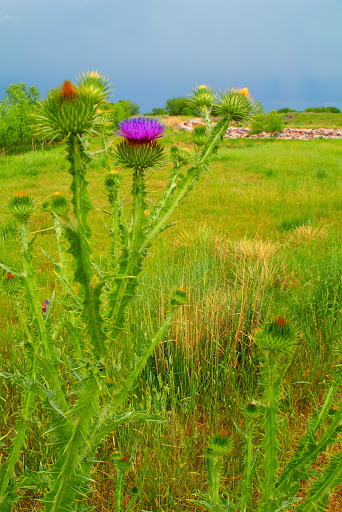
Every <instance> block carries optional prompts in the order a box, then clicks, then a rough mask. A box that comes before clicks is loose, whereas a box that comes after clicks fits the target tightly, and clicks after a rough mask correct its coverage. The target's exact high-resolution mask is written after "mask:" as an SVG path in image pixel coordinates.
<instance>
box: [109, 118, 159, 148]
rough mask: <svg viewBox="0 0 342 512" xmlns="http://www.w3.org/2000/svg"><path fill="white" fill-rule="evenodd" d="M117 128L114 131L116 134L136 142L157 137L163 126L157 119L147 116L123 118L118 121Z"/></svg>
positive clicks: (145, 141)
mask: <svg viewBox="0 0 342 512" xmlns="http://www.w3.org/2000/svg"><path fill="white" fill-rule="evenodd" d="M118 128H119V129H118V130H117V131H116V132H115V133H116V134H117V135H120V137H125V139H128V140H130V141H132V142H135V143H138V144H144V143H147V142H151V141H152V140H154V139H159V138H160V137H162V134H163V131H164V126H163V125H162V124H161V123H160V122H159V121H158V120H157V119H149V118H148V117H135V118H129V119H124V120H123V121H121V123H119V126H118Z"/></svg>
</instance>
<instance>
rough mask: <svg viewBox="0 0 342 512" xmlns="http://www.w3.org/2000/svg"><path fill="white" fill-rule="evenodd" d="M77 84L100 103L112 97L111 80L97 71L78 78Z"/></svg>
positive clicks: (88, 72)
mask: <svg viewBox="0 0 342 512" xmlns="http://www.w3.org/2000/svg"><path fill="white" fill-rule="evenodd" d="M77 83H78V86H79V88H80V90H81V91H82V92H84V93H86V94H89V95H90V96H93V97H94V99H95V100H96V101H97V102H98V103H100V102H101V101H104V100H106V99H107V98H108V96H109V95H110V92H111V90H110V85H109V79H108V78H106V77H105V76H104V75H102V74H100V73H98V72H97V71H87V73H82V74H81V75H80V76H79V77H77Z"/></svg>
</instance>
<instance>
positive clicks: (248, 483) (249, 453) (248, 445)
mask: <svg viewBox="0 0 342 512" xmlns="http://www.w3.org/2000/svg"><path fill="white" fill-rule="evenodd" d="M249 432H251V433H249ZM245 439H246V442H245V458H244V468H245V475H244V481H243V484H244V485H243V489H244V494H243V496H242V497H241V512H247V510H248V509H247V506H248V503H249V500H250V499H251V496H252V492H253V485H252V475H253V468H252V465H253V448H254V445H253V439H254V432H253V424H252V422H249V425H248V433H247V434H245Z"/></svg>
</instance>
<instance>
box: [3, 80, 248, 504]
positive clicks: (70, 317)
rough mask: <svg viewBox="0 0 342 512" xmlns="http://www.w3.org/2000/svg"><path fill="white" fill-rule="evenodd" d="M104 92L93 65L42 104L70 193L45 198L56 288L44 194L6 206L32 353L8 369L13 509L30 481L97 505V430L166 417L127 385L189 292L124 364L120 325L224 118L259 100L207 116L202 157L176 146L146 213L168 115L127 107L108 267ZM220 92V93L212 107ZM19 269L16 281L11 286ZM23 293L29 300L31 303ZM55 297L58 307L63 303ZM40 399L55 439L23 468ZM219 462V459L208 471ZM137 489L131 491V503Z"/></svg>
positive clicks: (110, 184)
mask: <svg viewBox="0 0 342 512" xmlns="http://www.w3.org/2000/svg"><path fill="white" fill-rule="evenodd" d="M108 94H109V85H108V81H107V80H106V79H105V78H104V77H102V76H101V75H99V74H97V73H87V74H84V75H82V76H81V77H79V79H78V84H75V83H72V82H69V81H66V82H64V84H63V86H62V87H60V88H57V89H54V90H52V91H51V92H50V93H49V95H48V98H47V99H46V100H44V101H43V102H42V103H41V105H40V108H39V110H38V112H37V119H38V120H39V123H40V132H41V134H43V135H44V136H46V137H47V138H49V139H50V140H51V139H62V140H64V141H65V144H66V153H67V156H66V158H67V160H68V162H69V174H70V179H71V183H70V191H71V196H72V198H71V204H69V201H68V200H67V199H66V197H65V196H63V195H62V194H58V193H57V194H55V195H54V196H53V197H52V198H50V199H49V200H47V201H46V202H45V203H44V208H45V210H47V211H48V212H49V213H50V214H51V218H52V220H53V227H54V230H55V234H56V241H57V254H58V259H57V260H56V259H55V258H54V257H52V256H51V255H49V254H46V253H45V255H46V257H48V258H49V259H50V260H51V261H52V263H53V265H54V269H55V274H56V275H57V277H58V280H59V283H60V287H58V289H57V288H56V289H55V290H51V293H50V296H49V297H45V298H44V302H43V304H42V302H41V300H40V299H39V293H38V292H39V287H38V284H37V272H36V270H35V267H34V261H33V244H34V242H35V236H32V235H31V234H30V229H29V226H30V219H31V217H32V215H34V214H35V211H36V209H37V203H36V201H35V200H34V199H32V198H31V197H30V196H28V195H26V194H24V193H22V194H19V195H17V196H16V197H14V198H12V199H11V200H10V201H9V204H8V211H9V212H10V213H11V214H12V215H13V216H14V218H15V219H16V221H17V224H18V234H19V243H20V249H21V256H22V266H21V268H11V267H9V266H7V265H5V264H0V266H1V267H2V269H3V270H4V271H5V272H6V276H5V278H4V279H5V280H6V281H4V286H2V287H1V288H2V289H3V290H7V291H10V292H11V294H12V296H14V297H15V301H16V303H17V311H18V318H19V320H20V322H21V325H22V330H23V333H24V336H25V339H26V344H25V346H26V351H27V360H28V362H29V364H28V368H27V372H26V373H20V372H19V371H17V372H16V373H13V374H10V373H4V372H3V373H2V374H1V375H2V377H3V378H7V379H10V380H11V382H12V383H13V384H14V385H16V386H20V387H21V388H22V391H23V392H22V397H23V398H22V403H21V409H20V410H19V411H18V412H17V416H18V424H17V426H16V435H15V436H14V438H13V440H12V445H11V447H10V449H9V452H8V453H7V455H6V461H5V463H4V464H3V465H2V467H1V473H0V511H1V512H5V511H6V512H7V511H10V510H11V504H12V503H13V502H14V501H16V499H18V497H19V494H18V491H19V490H20V489H27V488H29V489H31V490H33V491H37V492H39V493H40V496H42V497H41V501H42V503H43V504H44V507H45V508H44V510H45V511H46V512H71V511H85V510H90V508H89V506H88V505H86V502H85V499H86V497H87V496H88V494H89V493H90V492H91V489H92V483H93V475H92V471H93V466H94V464H95V462H96V453H97V450H98V448H99V446H100V444H101V443H102V441H103V440H105V439H106V438H107V437H108V436H110V435H111V436H112V435H114V434H115V429H116V428H118V427H119V426H121V425H123V424H127V423H130V422H147V421H156V422H162V421H163V418H161V417H160V416H159V415H156V414H151V413H150V412H149V411H148V410H135V409H134V408H133V407H132V406H130V402H131V395H132V393H133V390H134V386H135V385H136V381H137V378H138V377H139V375H140V373H141V371H142V370H143V368H144V366H145V365H146V363H147V361H148V359H149V357H150V356H151V355H152V354H153V351H154V349H155V348H156V347H157V345H158V344H159V343H160V342H161V341H162V340H163V339H164V338H165V336H166V335H167V331H168V329H169V327H170V326H171V324H172V322H173V318H174V315H175V312H176V310H177V309H178V308H179V307H181V306H182V305H184V304H185V303H186V300H187V294H186V291H185V290H183V289H178V290H175V292H174V294H173V295H172V296H171V297H170V303H169V308H168V311H167V313H166V316H165V320H164V321H163V323H162V324H161V325H160V326H159V328H158V330H157V332H156V334H155V336H154V338H153V339H148V338H146V339H145V341H144V343H142V344H141V345H140V346H139V347H137V349H136V350H134V346H135V345H134V340H131V350H130V352H129V353H128V354H126V360H127V365H126V367H123V368H122V367H121V365H119V364H117V360H118V359H119V357H120V353H121V352H122V349H121V348H120V340H121V339H122V333H123V332H125V336H128V333H127V329H126V311H127V308H128V306H129V304H130V303H131V302H132V300H133V299H134V297H135V294H136V291H137V287H138V285H139V275H140V273H141V271H142V269H143V261H144V258H145V257H146V255H147V250H148V248H149V247H150V246H151V244H152V242H153V241H154V239H155V238H156V237H157V236H158V235H159V234H160V233H161V232H162V231H163V230H164V229H165V228H166V227H167V226H168V225H169V224H168V223H169V219H170V217H171V215H172V213H173V212H174V210H175V209H176V208H177V206H178V205H179V204H180V202H181V201H182V200H183V199H184V198H185V196H186V195H187V194H188V192H189V191H190V190H191V189H192V188H193V186H194V185H195V183H196V181H197V180H198V179H199V178H200V176H201V174H202V172H203V171H206V170H207V169H208V165H209V160H210V157H211V155H212V154H213V152H215V151H216V150H217V149H218V146H219V144H220V142H221V140H222V138H223V136H224V134H225V133H226V130H227V128H228V126H229V124H230V123H231V122H232V121H234V120H235V118H238V119H239V121H240V122H243V120H244V114H246V116H247V117H248V115H249V110H250V109H253V105H252V102H251V101H250V100H248V102H249V103H248V108H246V107H247V103H246V102H247V100H246V102H245V100H244V102H243V104H242V106H241V105H237V108H236V110H235V111H234V108H233V107H232V108H231V109H230V110H229V112H227V113H226V112H222V117H221V119H220V120H219V122H218V123H217V124H216V126H215V127H214V128H212V127H211V124H210V123H211V122H210V119H209V117H208V116H206V123H207V127H208V130H207V134H206V140H205V141H203V137H202V139H201V150H200V151H197V152H196V154H195V157H193V156H191V155H189V154H188V153H187V152H186V151H184V150H179V149H178V148H176V147H174V148H172V150H171V159H172V161H173V164H174V167H173V170H172V171H171V174H170V178H169V182H168V184H167V186H166V187H165V190H164V193H163V195H162V197H161V200H160V201H159V202H158V203H155V204H153V206H152V209H151V213H150V215H149V216H148V217H147V216H146V213H145V212H146V196H147V184H146V183H147V177H148V173H147V171H148V170H153V171H156V170H157V169H158V168H159V166H161V165H162V164H163V162H164V160H165V159H166V155H165V151H164V148H163V146H162V144H161V143H160V142H159V139H161V138H162V134H163V130H164V127H163V126H162V125H161V124H160V123H159V122H158V121H156V120H151V119H148V118H138V119H127V120H125V121H123V122H121V123H120V124H119V126H118V129H117V135H119V136H120V138H121V140H120V142H119V143H118V144H116V145H115V146H114V147H113V148H112V150H111V158H112V165H113V166H116V169H115V171H113V172H110V173H108V172H107V174H106V175H105V179H104V186H105V189H106V191H107V195H108V202H109V208H108V210H109V211H104V214H105V215H106V216H107V223H106V224H107V227H108V233H109V238H110V253H109V257H108V260H107V261H106V264H105V265H104V267H103V268H99V267H98V266H97V265H95V264H94V263H93V244H92V231H91V227H90V226H89V224H88V217H89V213H90V212H91V211H92V209H93V206H92V202H91V198H90V196H89V194H88V181H87V166H88V164H89V162H90V160H91V154H90V153H89V152H88V147H89V138H90V137H106V136H107V134H108V133H109V130H110V129H113V126H112V125H111V120H110V118H109V117H108V116H107V114H106V112H107V109H106V101H107V97H108ZM220 102H221V103H222V101H221V100H217V104H216V106H217V108H220V104H221V103H220ZM242 107H243V108H242ZM206 108H209V106H206ZM222 109H224V105H223V103H222ZM239 109H240V110H239ZM243 109H244V110H243ZM209 128H210V129H209ZM184 168H185V170H184ZM181 171H182V172H181ZM124 180H126V181H127V180H130V182H131V204H130V205H129V206H128V208H127V207H126V205H125V204H124V201H123V199H122V196H121V191H120V188H121V186H122V182H123V181H124ZM12 281H13V282H14V281H15V282H16V283H18V286H12ZM60 288H61V289H60ZM22 303H25V304H26V307H25V308H24V309H22V307H21V304H22ZM56 305H58V307H59V309H61V311H58V312H57V308H56ZM38 402H39V403H40V407H42V408H43V409H44V410H45V411H46V413H47V414H48V417H49V421H50V427H49V430H48V432H47V433H46V436H47V438H48V439H49V440H50V441H52V442H53V446H54V449H55V457H54V461H53V463H52V464H51V463H49V465H47V464H46V461H44V460H42V461H41V464H40V465H39V467H24V471H23V472H20V470H19V465H18V462H19V459H21V454H22V453H23V449H24V446H25V443H26V439H27V436H28V435H29V432H30V429H31V423H32V420H33V416H34V414H35V410H36V407H37V404H38ZM123 462H126V461H123V460H122V459H121V460H120V461H116V462H115V464H116V469H117V492H116V503H115V512H119V511H120V510H122V505H121V495H122V491H123V478H124V475H125V474H126V472H127V471H126V470H127V467H126V465H123ZM215 467H216V466H215ZM214 473H215V471H214V470H213V477H214ZM136 497H137V492H136V491H134V492H133V495H132V500H131V502H130V503H131V505H129V507H132V506H133V504H134V501H135V499H136Z"/></svg>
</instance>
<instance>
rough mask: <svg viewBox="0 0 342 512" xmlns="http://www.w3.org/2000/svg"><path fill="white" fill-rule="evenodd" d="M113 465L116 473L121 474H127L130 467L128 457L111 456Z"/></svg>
mask: <svg viewBox="0 0 342 512" xmlns="http://www.w3.org/2000/svg"><path fill="white" fill-rule="evenodd" d="M113 463H114V465H115V467H116V469H117V470H118V471H121V472H123V473H127V472H128V471H129V470H130V469H131V466H132V463H131V461H130V459H129V458H128V457H126V456H125V455H123V456H122V455H121V456H120V457H117V456H115V457H114V456H113Z"/></svg>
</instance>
